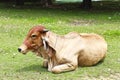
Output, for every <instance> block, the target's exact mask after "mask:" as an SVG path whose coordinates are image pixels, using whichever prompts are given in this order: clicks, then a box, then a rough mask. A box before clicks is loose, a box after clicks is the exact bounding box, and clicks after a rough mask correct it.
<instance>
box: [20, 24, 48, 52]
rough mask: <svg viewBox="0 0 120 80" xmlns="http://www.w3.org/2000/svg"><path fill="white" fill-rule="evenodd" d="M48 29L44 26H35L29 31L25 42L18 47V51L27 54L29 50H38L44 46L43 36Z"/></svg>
mask: <svg viewBox="0 0 120 80" xmlns="http://www.w3.org/2000/svg"><path fill="white" fill-rule="evenodd" d="M47 31H48V30H47V29H45V27H43V26H35V27H33V28H32V29H30V31H29V32H28V34H27V36H26V38H25V40H24V42H23V44H22V45H21V46H20V47H19V48H18V51H19V52H21V53H23V54H26V53H27V52H28V51H33V52H35V51H37V50H38V49H39V48H40V47H42V46H43V43H44V42H43V39H42V37H43V36H44V35H45V34H46V32H47Z"/></svg>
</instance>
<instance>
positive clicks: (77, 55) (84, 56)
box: [18, 25, 107, 73]
mask: <svg viewBox="0 0 120 80" xmlns="http://www.w3.org/2000/svg"><path fill="white" fill-rule="evenodd" d="M18 51H19V52H21V53H23V54H26V53H27V52H28V51H32V52H34V53H36V55H38V56H41V57H43V58H44V61H43V66H44V67H47V68H48V71H50V72H53V73H61V72H66V71H73V70H75V69H76V68H77V67H79V66H81V67H83V66H93V65H96V64H97V63H99V62H100V61H102V60H104V58H105V56H106V52H107V43H106V41H105V39H104V38H103V37H101V36H100V35H98V34H95V33H77V32H70V33H68V34H66V35H58V34H56V33H54V32H52V31H49V30H48V29H46V28H45V27H44V26H42V25H38V26H34V27H33V28H31V29H30V31H29V32H28V34H27V36H26V38H25V40H24V41H23V43H22V45H21V46H20V47H19V48H18Z"/></svg>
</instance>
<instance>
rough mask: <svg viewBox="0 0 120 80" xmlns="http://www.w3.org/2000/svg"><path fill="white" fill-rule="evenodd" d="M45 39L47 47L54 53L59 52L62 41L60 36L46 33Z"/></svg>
mask: <svg viewBox="0 0 120 80" xmlns="http://www.w3.org/2000/svg"><path fill="white" fill-rule="evenodd" d="M46 39H48V40H47V42H48V45H49V46H51V47H52V48H53V49H54V50H55V51H57V52H58V51H60V49H61V47H62V43H63V39H62V38H61V36H59V35H57V34H55V33H53V32H51V31H49V32H47V33H46Z"/></svg>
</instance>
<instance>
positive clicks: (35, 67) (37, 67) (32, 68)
mask: <svg viewBox="0 0 120 80" xmlns="http://www.w3.org/2000/svg"><path fill="white" fill-rule="evenodd" d="M26 71H35V72H48V70H47V68H44V67H42V66H40V65H30V66H26V67H24V68H21V69H18V70H16V72H26Z"/></svg>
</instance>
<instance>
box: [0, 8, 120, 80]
mask: <svg viewBox="0 0 120 80" xmlns="http://www.w3.org/2000/svg"><path fill="white" fill-rule="evenodd" d="M39 24H42V25H44V26H46V28H48V29H50V30H51V31H53V32H55V33H57V34H61V35H63V34H66V33H68V32H71V31H76V32H79V33H82V32H84V33H85V32H87V33H97V34H100V35H102V36H103V37H104V38H105V39H106V41H107V43H108V52H107V56H106V58H105V61H104V62H103V63H101V64H98V65H96V66H92V67H79V68H78V69H77V70H76V71H72V72H67V73H62V74H53V73H51V72H48V71H47V69H45V68H43V67H42V58H39V57H37V56H36V55H34V54H32V53H31V52H29V53H28V54H27V55H22V54H20V53H18V52H17V48H18V46H19V45H21V43H22V41H23V39H24V37H25V36H26V34H27V32H28V31H29V29H30V28H31V27H32V26H35V25H39ZM116 73H120V11H118V10H90V11H84V10H77V9H75V10H67V11H64V10H61V9H42V8H40V9H16V8H1V9H0V80H81V79H82V80H83V79H86V78H87V79H86V80H89V79H91V80H92V79H94V78H96V79H100V76H103V77H105V78H108V77H109V76H110V75H115V74H116ZM88 78H89V79H88ZM118 78H120V77H119V76H118ZM113 80H114V78H113Z"/></svg>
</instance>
